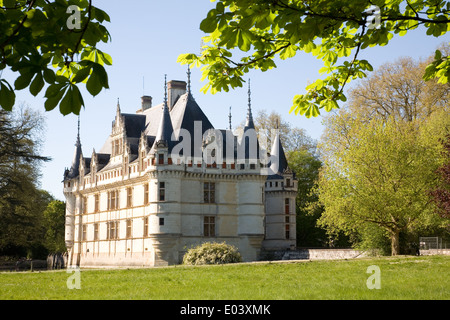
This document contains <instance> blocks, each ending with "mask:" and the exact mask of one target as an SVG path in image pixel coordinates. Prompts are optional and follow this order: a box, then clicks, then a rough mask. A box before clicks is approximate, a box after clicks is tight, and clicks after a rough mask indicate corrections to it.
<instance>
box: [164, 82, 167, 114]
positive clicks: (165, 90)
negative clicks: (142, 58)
mask: <svg viewBox="0 0 450 320" xmlns="http://www.w3.org/2000/svg"><path fill="white" fill-rule="evenodd" d="M164 108H167V74H165V75H164Z"/></svg>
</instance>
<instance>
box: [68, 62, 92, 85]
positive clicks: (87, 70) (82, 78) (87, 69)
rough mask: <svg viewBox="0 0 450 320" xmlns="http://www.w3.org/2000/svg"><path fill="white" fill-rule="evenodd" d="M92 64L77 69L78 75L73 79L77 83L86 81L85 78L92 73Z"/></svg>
mask: <svg viewBox="0 0 450 320" xmlns="http://www.w3.org/2000/svg"><path fill="white" fill-rule="evenodd" d="M91 70H92V68H91V66H88V67H85V68H82V69H80V70H78V71H77V73H76V75H75V76H74V77H73V79H72V81H73V82H75V83H79V82H84V81H85V79H86V78H87V77H88V76H89V74H90V73H91Z"/></svg>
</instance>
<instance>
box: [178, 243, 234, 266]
mask: <svg viewBox="0 0 450 320" xmlns="http://www.w3.org/2000/svg"><path fill="white" fill-rule="evenodd" d="M241 261H242V257H241V254H240V253H239V251H238V250H237V248H236V247H234V246H232V245H228V244H226V243H225V242H222V243H217V242H205V243H203V244H201V245H199V246H197V247H194V248H191V249H189V250H188V251H187V252H186V254H185V255H184V257H183V264H189V265H200V264H224V263H234V262H241Z"/></svg>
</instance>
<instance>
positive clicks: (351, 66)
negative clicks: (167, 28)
mask: <svg viewBox="0 0 450 320" xmlns="http://www.w3.org/2000/svg"><path fill="white" fill-rule="evenodd" d="M374 6H375V7H374ZM374 8H375V9H374ZM449 13H450V2H448V1H436V0H421V1H404V0H389V1H385V0H374V1H367V0H351V1H342V0H318V1H304V0H283V1H281V0H271V1H267V0H220V1H217V4H216V7H215V8H214V9H212V10H210V11H209V12H208V14H207V17H206V18H205V19H204V20H203V21H202V22H201V23H200V29H201V30H202V31H204V32H205V33H207V34H208V35H207V36H206V37H204V38H203V41H204V46H203V48H202V52H201V54H193V53H187V54H182V55H180V56H179V57H178V62H180V63H181V64H190V65H191V66H196V67H201V71H202V73H203V78H202V80H204V79H208V82H207V84H206V85H205V86H204V87H203V88H202V91H203V92H205V93H206V92H208V91H210V92H211V93H213V94H214V93H216V92H219V91H222V90H223V91H228V90H229V88H230V87H231V88H235V87H241V86H242V84H243V82H244V80H243V76H244V74H246V73H248V72H249V70H250V69H259V70H261V71H267V70H270V69H273V68H276V67H277V64H276V62H277V61H278V60H277V59H279V60H286V59H289V58H293V57H295V55H296V54H297V53H298V52H299V51H303V52H306V53H311V54H312V55H313V56H315V57H317V58H318V59H321V60H322V62H323V68H321V69H320V73H321V74H325V77H324V78H323V79H318V80H316V81H315V82H313V83H311V84H310V85H308V87H307V88H306V93H305V94H298V95H296V96H295V97H294V98H293V106H292V108H291V112H295V114H301V115H305V116H306V117H308V118H309V117H312V116H317V115H319V114H320V110H325V111H327V112H328V111H331V110H333V109H336V108H338V107H339V104H338V103H343V102H345V101H346V100H347V98H346V95H345V93H344V88H345V86H346V84H347V83H349V82H350V81H352V80H355V79H362V78H364V77H366V75H367V73H368V72H371V71H372V70H373V67H372V65H371V64H370V62H369V61H367V60H364V59H360V58H359V53H360V52H361V51H362V50H364V49H367V48H370V47H374V46H385V45H387V44H388V43H389V41H390V40H391V39H392V38H393V37H394V36H395V35H399V36H403V35H405V34H407V33H408V31H410V30H414V29H417V28H419V27H422V29H423V30H424V32H426V34H427V35H428V36H434V37H440V36H442V35H444V34H446V33H447V32H448V31H449V30H450V29H449V28H450V23H449V22H450V20H449ZM236 56H239V57H240V58H235V57H236ZM423 77H424V79H426V80H429V79H432V78H438V79H439V82H441V83H447V82H448V80H449V77H450V60H449V59H448V57H447V56H446V55H445V54H442V52H441V51H440V50H437V51H436V53H435V56H434V59H433V61H432V62H431V63H430V65H429V66H428V68H427V69H426V71H425V74H424V75H423Z"/></svg>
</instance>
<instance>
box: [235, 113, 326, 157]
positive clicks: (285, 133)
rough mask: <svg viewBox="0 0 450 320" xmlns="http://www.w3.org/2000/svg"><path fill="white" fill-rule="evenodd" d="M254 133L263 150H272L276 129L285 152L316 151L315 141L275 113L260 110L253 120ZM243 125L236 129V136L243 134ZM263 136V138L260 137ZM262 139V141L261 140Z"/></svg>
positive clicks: (302, 130)
mask: <svg viewBox="0 0 450 320" xmlns="http://www.w3.org/2000/svg"><path fill="white" fill-rule="evenodd" d="M254 124H255V131H256V133H257V134H258V138H259V143H260V146H261V147H262V148H264V150H267V151H270V150H271V148H272V138H273V135H274V132H273V130H275V129H278V130H279V133H280V139H281V143H282V145H283V148H284V150H285V151H286V152H289V151H294V150H300V149H307V150H308V151H309V152H311V153H314V152H315V151H316V144H317V143H316V141H314V140H313V139H312V138H311V137H310V136H308V135H307V133H306V131H305V130H304V129H302V128H298V127H292V125H291V124H290V123H289V122H288V121H286V120H284V119H283V118H282V117H281V114H279V113H278V112H276V111H272V112H271V113H270V114H267V110H265V109H260V110H258V111H257V113H256V116H255V118H254ZM244 126H245V123H244V122H242V123H241V124H240V125H239V126H238V127H237V128H236V130H237V132H238V135H239V134H242V133H243V129H244ZM261 136H263V137H261ZM261 138H263V139H261Z"/></svg>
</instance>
